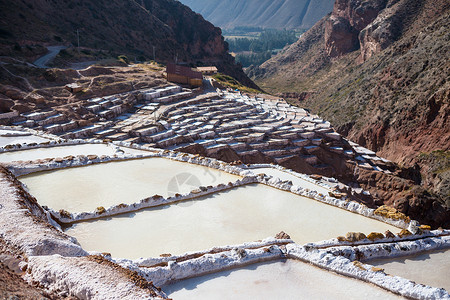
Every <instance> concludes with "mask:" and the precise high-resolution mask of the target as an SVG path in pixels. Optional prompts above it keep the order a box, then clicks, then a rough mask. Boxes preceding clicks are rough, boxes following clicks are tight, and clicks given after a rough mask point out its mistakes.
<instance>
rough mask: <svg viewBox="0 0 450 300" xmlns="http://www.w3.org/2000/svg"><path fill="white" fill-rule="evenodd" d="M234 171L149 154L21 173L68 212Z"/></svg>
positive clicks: (45, 199)
mask: <svg viewBox="0 0 450 300" xmlns="http://www.w3.org/2000/svg"><path fill="white" fill-rule="evenodd" d="M237 179H239V177H238V176H235V175H231V174H228V173H225V172H222V171H219V170H216V169H211V168H207V167H204V166H199V165H195V164H189V163H184V162H178V161H173V160H170V159H165V158H160V157H153V158H145V159H136V160H127V161H120V162H110V163H102V164H96V165H90V166H84V167H78V168H66V169H60V170H56V171H47V172H40V173H35V174H30V175H26V176H23V177H21V178H20V180H21V181H22V182H23V183H25V184H26V185H27V187H28V189H29V191H30V193H31V194H32V195H33V196H34V197H36V198H37V200H38V202H39V203H40V204H41V205H46V206H48V207H50V208H52V209H54V210H59V209H65V210H68V211H69V212H84V211H93V210H95V209H96V208H97V207H99V206H103V207H105V208H108V207H110V206H112V205H117V204H120V203H126V204H132V203H135V202H139V201H140V200H141V199H144V198H147V197H150V196H153V195H156V194H159V195H162V196H164V197H168V196H172V195H174V194H175V193H180V194H184V193H188V192H190V191H191V190H193V189H196V188H198V187H199V186H208V185H218V184H219V183H225V184H226V183H228V182H230V181H236V180H237Z"/></svg>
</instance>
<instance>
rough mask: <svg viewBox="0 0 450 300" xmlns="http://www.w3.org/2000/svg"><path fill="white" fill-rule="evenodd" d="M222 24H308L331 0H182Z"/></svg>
mask: <svg viewBox="0 0 450 300" xmlns="http://www.w3.org/2000/svg"><path fill="white" fill-rule="evenodd" d="M181 2H182V3H184V4H185V5H188V6H189V7H191V8H192V9H193V10H194V11H196V12H198V13H200V14H202V15H203V16H204V17H205V18H206V19H207V20H208V21H210V22H211V23H213V24H214V25H216V26H219V27H221V28H234V27H236V26H251V27H264V28H280V29H281V28H291V29H292V28H305V29H307V28H311V26H313V25H314V24H315V23H316V22H317V21H318V20H320V19H321V18H322V17H323V16H324V15H326V14H328V13H329V12H330V11H331V10H332V8H333V0H314V1H311V0H275V1H273V0H225V1H224V0H181Z"/></svg>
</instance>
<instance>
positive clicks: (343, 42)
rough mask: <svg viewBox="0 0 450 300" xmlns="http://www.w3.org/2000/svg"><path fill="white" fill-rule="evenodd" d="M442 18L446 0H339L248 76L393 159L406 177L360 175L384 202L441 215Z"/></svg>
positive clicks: (447, 72)
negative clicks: (331, 10) (310, 26)
mask: <svg viewBox="0 0 450 300" xmlns="http://www.w3.org/2000/svg"><path fill="white" fill-rule="evenodd" d="M364 12H365V13H364ZM449 20H450V3H449V2H448V1H445V0H433V1H432V0H397V1H394V0H392V1H378V0H369V1H353V0H338V1H337V2H336V5H335V9H334V11H333V13H332V14H331V15H330V16H327V17H325V18H324V19H322V20H321V21H320V22H319V23H317V24H316V25H315V26H314V27H313V28H312V29H311V30H310V31H308V32H307V33H305V34H304V35H303V36H302V37H301V38H300V39H299V40H298V41H297V42H296V43H295V44H293V45H292V46H290V47H289V48H287V49H284V51H283V52H282V53H281V54H280V55H278V56H276V57H274V58H272V59H271V60H269V61H268V62H266V63H264V64H263V65H262V66H261V67H260V68H256V69H252V70H250V73H249V74H250V75H251V77H252V78H254V79H255V80H256V82H257V84H258V85H260V86H261V87H262V88H263V89H265V90H267V91H271V92H274V93H280V94H281V95H282V96H285V97H286V98H290V101H291V103H292V104H296V105H298V106H301V107H306V108H308V109H310V110H311V111H312V112H314V113H317V114H319V115H320V116H322V117H324V118H325V119H327V120H329V121H330V122H331V124H333V126H335V128H336V129H337V130H338V131H339V132H340V133H341V134H343V135H345V136H347V137H348V138H349V139H350V140H353V141H355V142H357V143H358V144H361V145H363V146H366V147H368V148H370V149H371V150H373V151H376V152H377V154H378V155H380V156H382V157H385V158H387V159H389V160H391V161H393V162H395V163H397V164H398V165H399V167H400V168H399V171H398V172H396V175H395V176H397V177H396V178H397V179H398V180H400V181H398V182H401V180H402V179H404V180H406V181H405V182H409V184H407V185H403V184H399V183H396V182H397V180H394V179H393V178H387V177H379V176H377V175H376V174H375V175H374V174H363V176H359V178H358V179H357V181H358V182H359V183H360V184H361V185H363V186H364V187H365V188H367V189H369V190H370V191H371V193H373V194H378V198H379V199H381V201H384V202H385V203H388V204H391V205H394V206H395V207H397V208H399V209H400V210H401V211H403V212H405V213H408V214H410V215H416V216H417V217H418V218H423V217H424V212H425V211H428V212H429V216H428V217H427V219H428V220H430V221H431V220H433V219H434V220H441V221H443V220H444V219H447V220H448V215H449V213H450V210H449V208H450V203H449V201H448V199H450V184H449V182H450V164H449V159H448V157H449V156H450V82H449V78H450V61H449V56H448V53H450V34H449V33H450V22H449ZM356 36H357V39H356ZM356 40H357V42H356ZM305 95H307V97H305ZM377 191H378V192H377ZM445 216H447V217H445ZM444 223H447V226H449V225H450V224H448V221H445V222H444ZM444 223H442V224H444Z"/></svg>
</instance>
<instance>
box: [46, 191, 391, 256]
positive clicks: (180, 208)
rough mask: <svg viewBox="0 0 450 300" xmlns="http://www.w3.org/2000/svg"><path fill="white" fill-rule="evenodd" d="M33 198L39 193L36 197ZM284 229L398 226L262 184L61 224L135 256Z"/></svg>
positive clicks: (314, 231) (319, 231)
mask: <svg viewBox="0 0 450 300" xmlns="http://www.w3.org/2000/svg"><path fill="white" fill-rule="evenodd" d="M38 199H39V198H38ZM282 230H283V231H285V232H286V233H288V234H289V235H290V236H291V238H292V239H293V240H294V241H295V242H297V243H299V244H304V243H307V242H315V241H320V240H324V239H329V238H334V237H337V236H339V235H345V234H346V233H347V232H348V231H361V232H364V233H366V234H368V233H370V232H372V231H377V232H384V231H386V230H391V231H393V232H398V231H399V229H398V228H396V227H393V226H391V225H388V224H385V223H382V222H379V221H376V220H373V219H370V218H366V217H363V216H361V215H358V214H354V213H351V212H348V211H346V210H343V209H339V208H336V207H333V206H330V205H327V204H323V203H320V202H318V201H315V200H311V199H308V198H304V197H300V196H298V195H295V194H292V193H289V192H284V191H280V190H277V189H274V188H271V187H268V186H265V185H262V184H253V185H247V186H244V187H240V188H236V189H232V190H228V191H226V192H221V193H216V194H213V195H209V196H205V197H201V198H198V199H197V200H194V201H185V202H180V203H178V204H175V205H169V206H164V207H161V208H154V209H150V210H145V211H140V212H137V213H134V214H126V215H123V216H121V217H113V218H111V219H108V220H98V221H95V222H86V223H79V224H76V225H74V226H73V227H71V228H69V229H68V230H67V233H68V234H69V235H72V236H74V237H76V238H77V239H78V241H79V242H80V243H81V245H82V246H83V248H84V249H86V250H88V251H91V250H93V251H100V252H109V253H112V255H113V256H114V257H124V258H139V257H152V256H159V255H160V254H163V253H171V254H182V253H185V252H187V251H194V250H203V249H207V248H211V247H214V246H221V245H230V244H231V245H233V244H241V243H243V242H249V241H256V240H258V239H264V238H266V237H269V236H274V235H275V234H277V233H278V232H280V231H282Z"/></svg>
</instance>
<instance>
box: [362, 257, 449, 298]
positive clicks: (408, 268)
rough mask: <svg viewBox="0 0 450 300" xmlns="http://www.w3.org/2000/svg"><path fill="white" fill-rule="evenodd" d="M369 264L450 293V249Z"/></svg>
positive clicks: (374, 261)
mask: <svg viewBox="0 0 450 300" xmlns="http://www.w3.org/2000/svg"><path fill="white" fill-rule="evenodd" d="M367 263H368V264H371V265H374V266H378V267H380V268H383V269H385V272H386V273H388V274H391V275H397V276H401V277H404V278H407V279H410V280H413V281H415V282H417V283H422V284H426V285H430V286H433V287H438V288H444V289H446V290H447V291H450V249H447V250H441V251H433V252H428V253H423V254H419V255H414V256H408V257H401V258H392V259H391V258H387V259H376V260H370V261H368V262H367Z"/></svg>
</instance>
